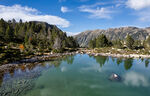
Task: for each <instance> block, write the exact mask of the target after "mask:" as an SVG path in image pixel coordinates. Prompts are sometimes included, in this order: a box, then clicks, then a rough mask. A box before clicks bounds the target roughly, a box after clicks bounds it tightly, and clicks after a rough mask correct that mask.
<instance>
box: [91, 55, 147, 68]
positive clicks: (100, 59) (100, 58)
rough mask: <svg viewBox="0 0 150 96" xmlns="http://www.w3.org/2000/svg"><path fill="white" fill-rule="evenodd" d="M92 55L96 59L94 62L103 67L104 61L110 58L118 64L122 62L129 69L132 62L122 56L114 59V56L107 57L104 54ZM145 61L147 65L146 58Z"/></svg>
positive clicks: (109, 60) (108, 60)
mask: <svg viewBox="0 0 150 96" xmlns="http://www.w3.org/2000/svg"><path fill="white" fill-rule="evenodd" d="M93 57H94V59H95V60H96V62H97V63H98V64H100V67H103V66H104V65H105V64H106V62H111V60H112V62H113V63H116V64H117V65H118V66H119V65H120V64H121V63H123V64H124V69H125V70H129V69H131V67H132V63H133V59H122V58H118V59H116V58H111V57H110V58H109V57H104V56H93ZM115 61H116V62H115ZM145 63H146V65H148V64H147V63H148V61H147V60H146V61H145Z"/></svg>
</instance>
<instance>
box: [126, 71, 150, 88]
mask: <svg viewBox="0 0 150 96" xmlns="http://www.w3.org/2000/svg"><path fill="white" fill-rule="evenodd" d="M124 79H125V80H124V83H125V84H126V85H128V86H130V85H131V86H135V87H139V86H143V87H147V86H149V82H148V79H147V78H146V77H145V76H144V75H142V74H140V73H137V72H134V71H131V72H127V73H126V74H125V76H124Z"/></svg>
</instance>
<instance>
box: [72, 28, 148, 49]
mask: <svg viewBox="0 0 150 96" xmlns="http://www.w3.org/2000/svg"><path fill="white" fill-rule="evenodd" d="M100 34H105V35H106V36H107V37H108V39H110V40H115V39H125V37H126V36H127V34H129V35H131V36H132V37H133V38H134V39H135V40H145V39H146V37H147V36H148V35H150V27H145V28H138V27H134V26H127V27H119V28H108V29H106V30H104V29H96V30H86V31H84V32H81V33H79V34H77V35H75V36H74V38H75V39H76V41H77V42H78V44H79V45H80V47H87V46H88V42H89V41H90V40H92V39H94V38H96V37H97V36H99V35H100Z"/></svg>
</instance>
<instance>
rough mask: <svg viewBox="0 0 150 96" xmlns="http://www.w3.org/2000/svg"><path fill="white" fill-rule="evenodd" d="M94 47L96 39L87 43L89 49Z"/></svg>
mask: <svg viewBox="0 0 150 96" xmlns="http://www.w3.org/2000/svg"><path fill="white" fill-rule="evenodd" d="M95 47H96V38H95V39H94V40H90V42H89V48H95Z"/></svg>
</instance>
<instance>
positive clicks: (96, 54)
mask: <svg viewBox="0 0 150 96" xmlns="http://www.w3.org/2000/svg"><path fill="white" fill-rule="evenodd" d="M109 51H110V50H109ZM79 53H81V54H83V53H86V54H88V55H92V56H111V57H116V58H150V55H148V54H136V53H131V54H127V53H123V52H122V53H119V52H118V53H115V52H114V53H113V52H112V51H110V52H103V51H101V52H96V51H93V50H88V49H85V50H82V51H81V52H79Z"/></svg>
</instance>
